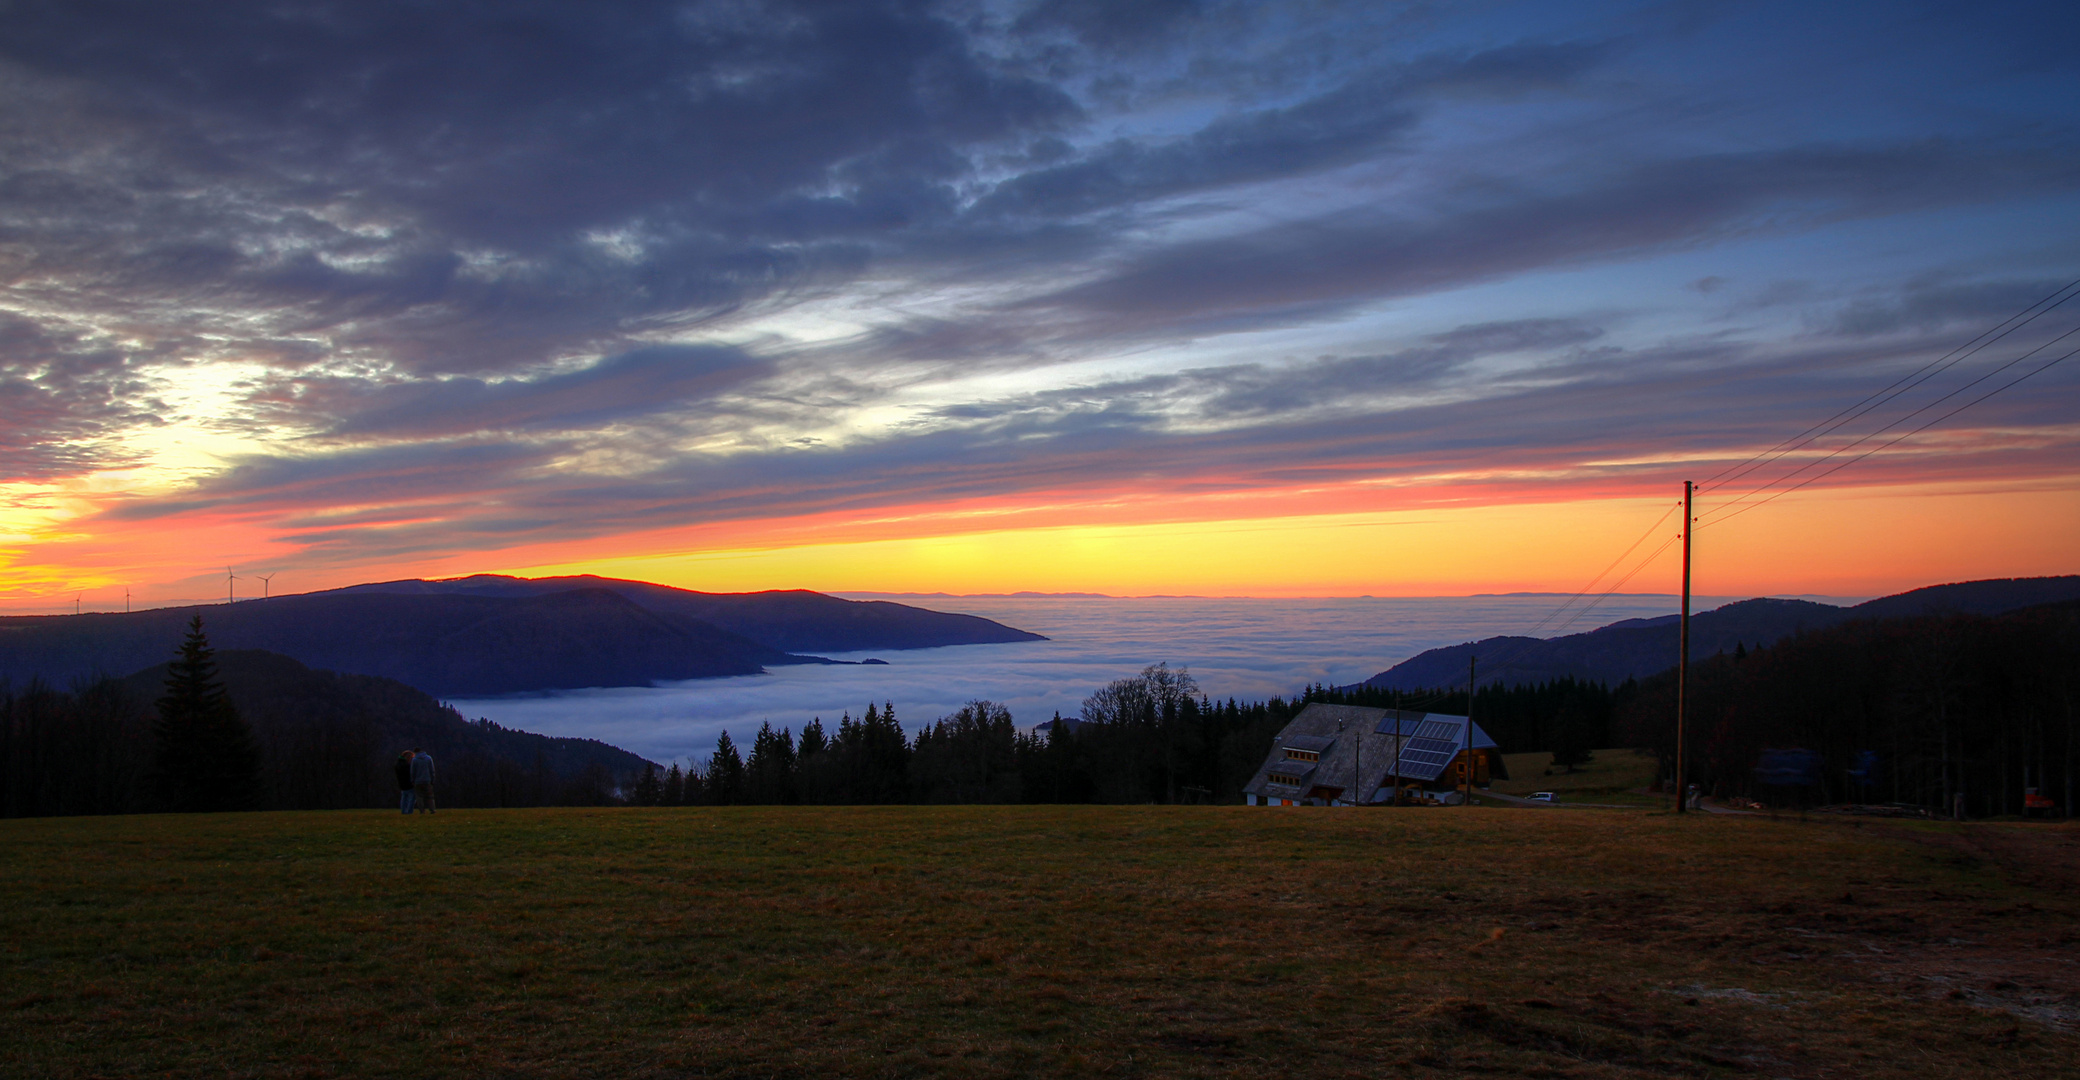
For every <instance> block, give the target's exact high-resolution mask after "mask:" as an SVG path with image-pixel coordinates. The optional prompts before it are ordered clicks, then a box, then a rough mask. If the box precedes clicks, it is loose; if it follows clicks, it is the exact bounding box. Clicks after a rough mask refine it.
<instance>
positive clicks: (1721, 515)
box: [1708, 326, 2080, 521]
mask: <svg viewBox="0 0 2080 1080" xmlns="http://www.w3.org/2000/svg"><path fill="white" fill-rule="evenodd" d="M2074 334H2080V326H2075V327H2073V328H2072V329H2071V330H2068V331H2066V332H2065V333H2063V334H2060V335H2058V336H2057V337H2055V338H2052V339H2051V340H2050V341H2047V342H2044V343H2043V344H2041V345H2039V346H2037V347H2036V348H2034V349H2031V350H2030V351H2028V352H2026V353H2023V354H2022V355H2021V356H2018V357H2016V358H2014V359H2013V360H2010V361H2008V362H2007V363H2005V364H2002V365H2000V366H1999V367H1996V368H1990V369H1988V370H1987V371H1985V372H1984V373H1982V374H1981V375H1980V376H1979V377H1978V378H1976V379H1973V380H1972V381H1970V382H1968V383H1965V384H1964V385H1962V386H1959V387H1957V388H1956V389H1954V390H1951V391H1950V392H1949V393H1947V394H1944V395H1943V396H1941V397H1939V398H1936V399H1935V400H1934V401H1931V402H1929V403H1927V404H1925V405H1923V406H1921V407H1920V408H1918V409H1915V410H1914V411H1913V412H1910V413H1908V414H1906V415H1905V416H1902V417H1900V418H1898V419H1896V420H1894V421H1892V422H1891V423H1888V424H1886V425H1885V426H1884V427H1881V428H1879V429H1877V430H1876V431H1872V432H1870V433H1868V434H1865V435H1863V436H1860V437H1859V438H1857V439H1856V440H1855V441H1853V442H1850V443H1849V444H1847V445H1845V446H1840V447H1836V448H1835V449H1834V450H1832V451H1830V452H1828V453H1827V454H1826V455H1824V456H1822V457H1818V458H1815V459H1813V460H1812V461H1809V462H1806V463H1805V464H1804V465H1801V466H1799V467H1798V468H1796V469H1793V470H1791V471H1790V472H1788V473H1785V474H1784V475H1782V476H1779V477H1777V478H1776V479H1774V480H1771V481H1770V482H1768V483H1766V484H1761V485H1758V486H1757V487H1755V488H1754V489H1752V490H1750V491H1747V492H1744V493H1743V494H1741V495H1740V496H1738V497H1736V498H1735V499H1734V500H1733V501H1732V502H1730V503H1726V504H1724V505H1722V506H1719V507H1716V508H1714V509H1713V510H1712V512H1711V514H1712V515H1717V520H1719V521H1724V520H1726V519H1727V518H1730V517H1732V516H1734V514H1736V513H1739V512H1740V511H1739V510H1735V509H1733V508H1734V507H1740V506H1742V505H1743V504H1744V503H1746V500H1747V499H1748V498H1749V497H1751V496H1754V495H1759V494H1761V493H1762V492H1764V491H1767V490H1769V489H1770V488H1772V487H1775V486H1776V485H1778V484H1781V483H1784V482H1785V481H1787V480H1789V479H1791V478H1792V477H1794V476H1797V475H1798V474H1800V473H1802V472H1805V471H1806V470H1807V469H1810V468H1813V467H1814V466H1816V465H1822V464H1825V463H1826V462H1829V461H1832V460H1833V459H1835V458H1836V457H1839V456H1841V455H1842V454H1845V453H1847V452H1849V451H1851V450H1854V449H1856V448H1857V447H1859V446H1862V445H1863V444H1864V443H1866V442H1869V441H1870V440H1872V439H1875V438H1877V437H1878V436H1880V435H1883V434H1885V433H1886V432H1888V431H1891V430H1892V429H1893V428H1896V427H1898V426H1899V425H1901V424H1904V423H1906V422H1907V421H1909V420H1912V419H1913V418H1915V417H1917V416H1919V415H1921V414H1922V413H1925V412H1927V411H1928V410H1930V409H1933V408H1935V407H1936V406H1938V405H1941V404H1942V403H1943V402H1945V401H1948V400H1950V399H1951V398H1954V397H1956V396H1957V395H1959V394H1962V393H1964V392H1965V391H1967V390H1970V389H1971V388H1972V387H1974V386H1977V385H1979V384H1980V383H1982V382H1985V381H1986V380H1988V379H1990V378H1992V377H1994V376H1995V375H1998V374H2000V373H2001V372H2003V371H2006V370H2008V369H2009V368H2011V367H2014V366H2015V365H2017V364H2019V363H2021V362H2023V361H2024V360H2027V359H2029V358H2030V357H2032V356H2035V355H2037V354H2038V353H2040V352H2043V351H2044V350H2045V349H2048V348H2050V347H2051V346H2053V345H2056V344H2058V343H2059V342H2061V341H2064V340H2065V339H2067V338H2069V337H2072V336H2073V335H2074ZM2071 355H2072V353H2067V354H2066V356H2071ZM2063 359H2065V357H2063V356H2062V357H2059V358H2058V359H2056V360H2053V361H2051V363H2050V364H2045V365H2044V367H2040V368H2038V369H2037V371H2042V370H2044V369H2045V368H2048V367H2050V366H2051V364H2056V363H2058V361H2059V360H2063ZM2030 374H2031V375H2034V374H2036V372H2035V371H2032V372H2030ZM2028 377H2029V376H2028V375H2025V376H2023V378H2028ZM2021 381H2022V379H2016V380H2014V382H2010V383H2007V384H2005V385H2003V386H2002V387H2000V388H1999V389H1997V390H1994V391H1993V392H1992V393H1988V394H1985V395H1983V396H1981V397H1978V398H1974V399H1973V400H1972V401H1971V402H1969V403H1967V404H1966V405H1963V406H1960V407H1959V408H1957V409H1953V410H1951V411H1950V412H1947V413H1944V414H1943V415H1942V417H1940V418H1938V419H1937V421H1935V422H1937V423H1940V422H1941V421H1942V420H1946V419H1948V418H1950V417H1952V416H1955V415H1957V414H1958V413H1959V412H1962V411H1963V410H1964V409H1967V408H1970V407H1971V406H1972V405H1976V404H1978V403H1979V402H1981V401H1985V400H1986V399H1987V398H1989V397H1992V396H1993V395H1994V394H1997V393H2000V391H2001V390H2005V389H2007V388H2008V387H2009V386H2013V385H2015V383H2018V382H2021ZM1916 430H1917V431H1923V430H1927V428H1926V426H1925V425H1924V426H1923V427H1922V428H1918V429H1916ZM1910 434H1911V433H1910ZM1898 442H1899V440H1898V439H1894V440H1893V441H1892V442H1889V443H1886V444H1885V446H1892V445H1895V444H1896V443H1898ZM1879 449H1883V447H1880V448H1879ZM1876 452H1877V451H1875V450H1874V451H1871V453H1876ZM1869 456H1870V453H1865V454H1859V455H1857V456H1856V457H1854V458H1851V459H1849V461H1847V462H1843V465H1848V464H1851V463H1854V462H1857V461H1862V460H1863V459H1864V458H1867V457H1869ZM1840 468H1841V466H1836V467H1835V468H1833V469H1829V470H1827V471H1826V472H1823V473H1820V474H1819V475H1817V476H1813V477H1811V478H1809V479H1807V480H1804V481H1801V482H1799V483H1797V484H1794V485H1792V486H1791V487H1789V488H1785V489H1784V491H1781V492H1778V493H1777V495H1781V494H1784V492H1788V491H1796V490H1798V489H1799V488H1802V487H1804V486H1806V485H1807V484H1810V483H1812V482H1813V481H1814V480H1818V479H1819V478H1820V477H1821V476H1827V475H1829V474H1832V473H1834V472H1836V471H1837V470H1838V469H1840ZM1777 495H1771V496H1770V497H1769V498H1768V499H1763V500H1761V502H1756V503H1750V504H1747V505H1753V506H1760V505H1762V503H1763V502H1769V501H1771V500H1773V499H1775V498H1776V497H1777ZM1729 511H1731V512H1729ZM1708 516H1710V515H1708Z"/></svg>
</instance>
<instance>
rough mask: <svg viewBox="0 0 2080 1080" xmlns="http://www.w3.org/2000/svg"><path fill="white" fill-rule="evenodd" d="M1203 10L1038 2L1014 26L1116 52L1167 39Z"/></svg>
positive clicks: (1178, 0)
mask: <svg viewBox="0 0 2080 1080" xmlns="http://www.w3.org/2000/svg"><path fill="white" fill-rule="evenodd" d="M1204 7H1205V5H1204V4H1203V3H1202V2H1201V0H1137V2H1135V3H1113V2H1111V0H1040V2H1039V3H1037V4H1034V5H1033V6H1032V8H1030V9H1029V10H1027V11H1026V13H1025V14H1024V15H1021V16H1020V17H1019V19H1018V23H1017V26H1018V29H1019V30H1021V31H1024V32H1026V33H1034V32H1045V31H1049V30H1061V31H1067V32H1068V33H1070V34H1073V35H1074V36H1075V37H1076V38H1077V39H1078V40H1080V41H1082V42H1084V43H1086V44H1088V45H1091V46H1093V47H1094V48H1097V49H1100V50H1102V51H1106V52H1117V51H1121V50H1125V49H1130V48H1138V47H1143V46H1147V45H1150V44H1153V43H1156V42H1159V41H1162V40H1163V39H1165V38H1167V37H1170V36H1171V35H1173V34H1175V33H1176V32H1177V30H1178V28H1179V25H1180V24H1182V23H1185V22H1188V21H1190V20H1191V19H1193V18H1195V17H1197V16H1198V15H1199V14H1200V12H1201V10H1202V9H1203V8H1204Z"/></svg>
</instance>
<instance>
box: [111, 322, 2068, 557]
mask: <svg viewBox="0 0 2080 1080" xmlns="http://www.w3.org/2000/svg"><path fill="white" fill-rule="evenodd" d="M1594 335H1595V328H1594V327H1589V326H1581V325H1559V324H1540V323H1522V324H1504V325H1491V326H1473V327H1465V328H1461V330H1458V331H1453V332H1450V333H1447V334H1442V335H1437V336H1436V338H1434V339H1433V340H1432V342H1431V344H1432V346H1434V347H1436V348H1440V349H1449V348H1452V347H1455V346H1456V347H1459V348H1464V349H1471V350H1475V351H1477V352H1479V351H1481V350H1482V349H1488V350H1493V352H1482V355H1496V354H1500V353H1505V352H1517V351H1522V350H1525V349H1530V350H1538V349H1550V350H1554V352H1553V353H1552V355H1553V356H1554V358H1555V359H1554V362H1553V363H1551V364H1548V365H1545V366H1544V367H1543V368H1542V369H1541V370H1540V372H1539V377H1538V378H1537V379H1535V380H1526V381H1524V382H1523V383H1522V384H1521V385H1511V384H1509V383H1507V382H1502V383H1494V384H1491V385H1489V386H1488V387H1487V388H1486V392H1484V393H1480V394H1475V395H1471V396H1469V395H1466V394H1461V393H1453V394H1444V395H1437V396H1435V397H1434V398H1433V399H1432V400H1429V401H1428V402H1427V403H1425V402H1417V403H1413V404H1402V405H1400V406H1397V407H1395V408H1393V409H1392V410H1391V411H1390V412H1375V411H1372V410H1368V409H1365V408H1362V407H1353V408H1348V409H1342V410H1331V411H1328V412H1324V411H1322V410H1320V409H1318V408H1315V407H1314V406H1315V402H1314V401H1312V400H1294V401H1291V402H1289V403H1288V405H1287V407H1285V408H1282V409H1277V410H1272V409H1268V408H1267V409H1265V410H1263V411H1262V412H1261V413H1260V415H1257V416H1254V417H1251V418H1250V420H1251V422H1249V423H1242V424H1227V425H1218V424H1216V425H1209V424H1208V423H1207V421H1211V420H1219V419H1221V418H1222V417H1223V415H1224V413H1223V409H1222V407H1221V406H1220V405H1219V404H1218V403H1219V402H1222V401H1224V400H1228V399H1229V398H1230V397H1231V396H1232V395H1236V394H1246V393H1248V392H1250V391H1252V390H1253V389H1255V388H1259V387H1261V386H1263V385H1265V376H1264V372H1262V371H1261V370H1260V369H1256V368H1253V367H1251V366H1247V365H1244V366H1237V367H1231V368H1221V369H1207V370H1202V371H1195V372H1187V373H1177V374H1170V375H1162V376H1152V377H1148V378H1144V379H1136V380H1128V381H1121V382H1116V383H1107V384H1099V385H1094V386H1089V387H1084V388H1081V389H1079V390H1074V391H1069V390H1063V391H1050V392H1046V393H1043V394H1036V395H1033V396H1030V397H1027V398H1023V399H1018V400H1010V401H1004V402H999V403H995V405H994V407H987V408H984V407H973V408H965V409H957V410H952V411H950V413H949V415H948V417H947V419H950V420H958V421H960V422H959V423H954V424H950V425H938V426H934V427H931V428H928V429H922V430H916V431H905V432H897V433H891V434H888V435H885V436H883V437H879V438H875V439H871V440H865V441H859V442H853V443H850V444H847V445H844V446H842V447H820V446H796V447H777V448H772V449H768V450H764V451H760V452H756V453H746V454H734V455H728V456H710V455H697V454H696V455H682V456H677V457H673V458H670V459H666V460H661V461H658V462H655V463H653V464H651V465H649V466H647V467H645V468H642V469H639V470H636V471H631V472H625V473H619V474H613V475H604V474H600V473H597V472H594V473H584V474H570V473H564V472H560V471H558V470H556V469H554V468H552V467H551V465H552V463H553V462H555V461H558V460H560V459H561V458H562V457H563V456H565V455H567V454H568V453H570V452H571V451H572V450H573V449H575V448H576V447H577V446H578V445H579V444H577V443H575V442H573V441H571V440H568V439H549V440H540V441H533V442H528V443H507V442H485V441H477V440H450V441H444V442H436V443H424V444H420V445H418V446H415V447H392V448H385V449H380V450H356V451H351V452H346V453H341V454H333V455H324V456H315V457H274V458H254V459H251V460H248V461H245V462H243V463H241V464H239V465H238V466H237V467H236V468H233V469H231V470H229V471H227V472H226V473H224V474H221V475H220V476H218V477H215V478H213V479H211V480H210V481H208V482H207V483H205V484H204V485H203V486H202V487H201V488H200V489H198V491H197V492H196V493H195V496H194V497H193V498H190V499H187V500H182V501H180V502H178V503H155V504H150V505H140V506H137V507H134V508H132V509H130V510H128V511H126V512H125V513H126V514H127V515H128V516H130V517H151V516H158V515H163V514H166V513H169V512H172V511H174V510H202V509H208V508H210V507H213V506H226V505H235V506H238V507H239V508H240V509H241V512H246V513H251V512H261V513H270V514H274V515H276V516H277V520H279V521H280V522H281V523H282V525H283V526H284V527H285V528H286V529H288V530H290V532H289V535H288V538H289V539H290V540H292V541H293V542H295V543H297V544H299V545H303V546H305V547H306V549H307V550H308V551H309V553H310V557H311V558H312V559H313V560H314V561H318V562H323V561H333V560H342V561H358V560H366V559H370V558H396V557H404V556H408V555H413V554H418V553H422V552H431V551H439V550H447V549H452V548H453V547H454V546H455V545H458V544H460V545H465V546H471V545H475V546H484V545H489V546H500V545H507V544H520V543H534V542H552V541H568V540H577V539H585V538H589V537H600V536H611V535H614V534H617V533H624V532H629V531H636V530H655V529H662V528H681V529H685V528H695V527H699V526H704V525H716V524H723V523H729V522H738V521H746V520H757V519H762V518H774V517H787V516H792V515H806V514H827V513H848V512H865V511H875V510H883V509H887V508H890V507H905V506H918V505H929V504H932V503H936V502H944V501H958V500H975V499H990V498H1005V499H1013V500H1015V499H1017V498H1019V497H1020V496H1023V495H1027V494H1031V493H1040V492H1050V493H1060V492H1063V491H1075V490H1087V489H1090V488H1092V487H1093V486H1094V485H1096V486H1097V487H1098V488H1100V489H1109V486H1123V487H1131V488H1135V489H1146V488H1150V487H1154V488H1157V489H1161V490H1167V491H1173V492H1177V493H1179V494H1188V493H1191V492H1196V491H1207V492H1232V491H1235V490H1238V489H1243V490H1246V489H1250V488H1278V489H1289V488H1293V487H1300V486H1311V485H1337V484H1344V483H1349V482H1351V481H1357V480H1363V481H1368V482H1371V483H1375V484H1386V485H1395V484H1411V485H1416V486H1418V487H1420V486H1421V485H1423V484H1426V483H1427V484H1435V483H1437V482H1438V481H1437V479H1436V478H1437V477H1439V476H1440V475H1449V476H1451V477H1452V478H1453V479H1452V481H1451V486H1450V497H1451V498H1453V499H1454V500H1458V501H1462V502H1463V501H1467V500H1474V499H1478V498H1481V497H1484V494H1485V495H1511V494H1515V493H1518V492H1520V491H1527V492H1528V491H1534V490H1542V491H1543V492H1544V495H1543V497H1547V498H1550V497H1553V494H1554V492H1555V491H1556V490H1560V489H1564V490H1566V491H1568V492H1570V493H1582V492H1594V493H1600V494H1605V495H1625V496H1636V495H1638V494H1639V493H1640V492H1641V491H1642V490H1656V491H1659V490H1664V489H1667V488H1669V487H1671V486H1673V485H1674V484H1676V483H1679V481H1680V480H1681V479H1682V478H1683V475H1682V473H1683V470H1685V469H1689V470H1695V469H1697V468H1699V467H1700V463H1701V462H1702V461H1707V460H1710V459H1711V458H1712V456H1713V455H1718V456H1721V457H1722V458H1724V459H1727V460H1732V459H1735V458H1738V457H1740V456H1743V455H1744V454H1745V453H1746V452H1747V450H1748V449H1749V448H1758V449H1759V448H1760V447H1762V446H1766V445H1769V444H1770V443H1771V442H1773V441H1775V440H1776V439H1778V438H1780V437H1781V435H1782V430H1783V413H1784V404H1783V403H1784V402H1785V401H1786V400H1788V399H1793V398H1807V399H1810V400H1814V401H1821V402H1826V401H1833V400H1842V401H1844V402H1846V401H1850V400H1854V398H1855V397H1856V396H1858V395H1860V394H1861V393H1862V392H1863V390H1864V389H1865V387H1866V384H1867V379H1868V374H1869V368H1868V364H1869V362H1870V356H1869V354H1868V353H1866V352H1863V351H1861V350H1859V349H1857V348H1855V347H1853V346H1852V345H1850V344H1848V343H1835V344H1813V345H1810V346H1808V347H1805V348H1801V349H1797V350H1793V351H1786V352H1778V353H1774V354H1758V353H1757V351H1756V350H1755V349H1754V348H1753V347H1743V346H1730V345H1725V344H1720V343H1714V342H1711V341H1709V340H1700V341H1696V342H1692V343H1687V344H1684V345H1680V346H1674V347H1669V348H1665V349H1659V350H1654V351H1643V352H1625V353H1616V354H1613V353H1604V354H1599V355H1597V356H1596V357H1594V358H1593V359H1592V358H1587V357H1583V356H1581V355H1580V354H1578V353H1574V352H1571V351H1570V350H1571V349H1573V348H1576V347H1577V346H1579V345H1581V344H1583V343H1586V342H1588V341H1591V340H1593V338H1594ZM1483 342H1485V343H1486V344H1485V346H1483V345H1481V343H1483ZM1359 366H1360V367H1362V366H1363V362H1359ZM1376 366H1377V367H1379V368H1380V369H1381V370H1382V371H1390V370H1391V369H1392V365H1391V364H1379V365H1376ZM1352 370H1353V368H1352V367H1351V366H1349V364H1348V362H1346V361H1341V360H1333V359H1332V360H1324V361H1318V362H1315V363H1313V364H1312V365H1309V370H1302V371H1299V372H1296V373H1295V374H1294V377H1295V378H1297V379H1299V380H1301V381H1303V382H1304V381H1306V380H1309V379H1314V380H1317V381H1318V382H1320V383H1322V384H1324V385H1328V386H1335V385H1344V386H1349V384H1350V372H1351V371H1352ZM1409 385H1412V386H1414V387H1415V388H1416V389H1423V388H1425V387H1426V385H1427V384H1425V383H1424V382H1423V380H1422V378H1420V377H1419V378H1417V379H1415V380H1414V381H1413V382H1412V383H1409V384H1403V383H1401V382H1400V381H1398V380H1396V379H1395V378H1393V377H1392V376H1391V375H1389V374H1379V375H1377V376H1376V378H1375V381H1374V383H1373V384H1372V386H1371V387H1370V389H1371V390H1373V391H1375V392H1376V391H1379V390H1386V389H1393V388H1406V387H1407V386H1409ZM2071 385H2072V380H2071V379H2068V380H2066V381H2065V382H2063V383H2052V384H2047V386H2050V387H2052V388H2054V389H2057V388H2063V390H2064V391H2069V390H2070V388H2071ZM1365 389H1367V388H1352V394H1353V396H1356V397H1362V396H1363V392H1364V390H1365ZM1179 403H1188V404H1189V403H1197V406H1196V408H1195V409H1193V410H1189V411H1186V412H1183V413H1180V412H1179V411H1178V405H1179ZM1989 404H1990V406H1991V408H1990V409H1989V411H1988V412H1987V413H1986V414H1985V415H1984V417H1983V419H1984V420H1985V421H1986V422H1987V423H1989V424H1992V425H2000V424H2037V425H2043V424H2063V422H2064V416H2063V414H2062V413H2061V412H2060V411H2059V406H2058V404H2057V399H2056V398H2052V399H2049V400H2028V399H2023V398H2015V399H1995V401H1994V402H1992V403H1989ZM1614 418H1623V419H1622V422H1620V421H1617V420H1615V419H1614ZM2026 442H2027V445H2019V444H2018V445H2006V444H2002V445H1998V446H1991V447H1988V448H1985V449H1983V450H1981V449H1978V448H1976V447H1974V446H1972V445H1969V444H1967V445H1965V446H1961V447H1945V448H1943V450H1942V452H1941V453H1940V454H1937V455H1934V456H1929V455H1926V454H1924V455H1921V456H1919V457H1915V458H1906V457H1904V456H1898V457H1891V458H1887V459H1884V460H1875V459H1874V461H1873V462H1872V463H1871V464H1869V465H1868V466H1867V467H1859V475H1858V476H1857V478H1856V482H1862V483H1869V482H1873V481H1880V482H1882V481H1886V480H1903V479H1913V480H1917V481H1926V480H1928V479H1935V478H1954V479H1960V480H1969V479H1975V478H1977V479H1983V478H1985V477H1988V476H1994V475H2011V474H2012V471H2013V470H2014V469H2016V468H2018V467H2020V468H2025V469H2029V468H2037V469H2051V468H2059V467H2064V464H2062V463H2068V464H2069V461H2070V456H2071V454H2072V453H2073V452H2074V451H2075V450H2076V449H2080V446H2076V444H2075V442H2074V439H2073V437H2072V436H2071V435H2070V434H2065V435H2047V436H2039V437H2035V438H2033V439H2031V440H2026ZM1556 485H1557V487H1556ZM1051 497H1059V496H1058V495H1056V496H1051ZM1424 497H1428V496H1424ZM341 505H349V506H362V507H375V509H371V510H364V511H360V512H357V514H356V515H354V516H351V517H343V516H339V515H336V514H333V513H331V512H329V508H331V507H334V506H341Z"/></svg>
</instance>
